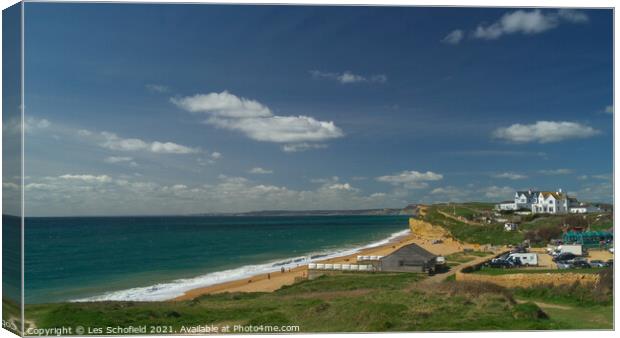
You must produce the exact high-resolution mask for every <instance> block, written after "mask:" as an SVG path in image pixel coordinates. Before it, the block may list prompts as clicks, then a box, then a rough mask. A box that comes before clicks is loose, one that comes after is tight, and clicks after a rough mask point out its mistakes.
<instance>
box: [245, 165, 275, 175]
mask: <svg viewBox="0 0 620 338" xmlns="http://www.w3.org/2000/svg"><path fill="white" fill-rule="evenodd" d="M249 173H250V174H257V175H268V174H273V170H268V169H263V168H261V167H254V168H252V169H250V171H249Z"/></svg>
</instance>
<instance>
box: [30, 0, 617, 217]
mask: <svg viewBox="0 0 620 338" xmlns="http://www.w3.org/2000/svg"><path fill="white" fill-rule="evenodd" d="M25 18H26V19H25V22H26V24H25V27H26V46H25V50H26V55H25V62H26V77H25V87H26V89H25V102H26V103H25V105H26V108H25V111H26V116H27V135H26V139H27V141H26V176H27V177H26V200H27V205H26V212H27V213H28V214H31V215H110V214H166V213H175V214H176V213H200V212H213V211H248V210H258V209H315V208H329V209H338V208H346V209H349V208H368V207H402V206H404V205H406V204H407V203H416V202H440V201H465V200H487V201H499V200H505V199H509V198H511V195H512V193H511V192H512V191H514V190H515V189H525V188H536V189H541V190H555V189H558V188H563V189H564V190H565V191H569V192H570V193H572V194H575V195H577V197H578V198H580V199H582V200H590V201H610V200H611V194H612V184H611V175H612V139H613V129H612V121H613V108H612V98H613V96H612V80H613V78H612V12H611V11H610V10H558V9H510V8H503V9H501V8H495V9H482V8H476V9H466V8H413V7H411V8H403V7H392V8H381V7H318V6H317V7H304V6H291V7H285V6H222V5H217V6H215V5H127V4H126V5H121V4H44V3H27V4H26V6H25Z"/></svg>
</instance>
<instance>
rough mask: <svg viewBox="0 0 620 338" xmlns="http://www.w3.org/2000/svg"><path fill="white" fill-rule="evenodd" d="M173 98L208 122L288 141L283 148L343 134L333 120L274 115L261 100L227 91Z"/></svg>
mask: <svg viewBox="0 0 620 338" xmlns="http://www.w3.org/2000/svg"><path fill="white" fill-rule="evenodd" d="M171 101H172V102H173V103H174V104H175V105H177V106H178V107H180V108H182V109H185V110H187V111H190V112H195V113H204V114H207V115H208V118H207V119H206V120H205V123H207V124H210V125H213V126H216V127H218V128H222V129H228V130H236V131H240V132H242V133H243V134H245V135H246V136H247V137H249V138H251V139H253V140H256V141H262V142H273V143H286V145H285V146H284V147H283V150H284V151H289V152H290V151H300V150H306V149H310V148H322V147H323V146H320V145H316V144H311V143H309V142H322V141H326V140H328V139H332V138H338V137H342V136H344V133H343V132H342V130H341V129H340V128H338V127H337V126H336V125H335V124H334V122H332V121H320V120H317V119H315V118H313V117H309V116H303V115H299V116H279V115H274V114H273V113H272V112H271V110H270V109H269V108H268V107H267V106H265V105H263V104H261V103H260V102H258V101H254V100H249V99H246V98H242V97H237V96H235V95H233V94H230V93H228V92H226V91H224V92H222V93H210V94H205V95H203V94H199V95H194V96H190V97H185V98H172V99H171Z"/></svg>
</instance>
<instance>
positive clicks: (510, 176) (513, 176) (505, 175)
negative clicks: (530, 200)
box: [493, 172, 527, 180]
mask: <svg viewBox="0 0 620 338" xmlns="http://www.w3.org/2000/svg"><path fill="white" fill-rule="evenodd" d="M493 177H495V178H505V179H509V180H522V179H526V178H527V176H525V175H522V174H517V173H512V172H506V173H501V174H496V175H493Z"/></svg>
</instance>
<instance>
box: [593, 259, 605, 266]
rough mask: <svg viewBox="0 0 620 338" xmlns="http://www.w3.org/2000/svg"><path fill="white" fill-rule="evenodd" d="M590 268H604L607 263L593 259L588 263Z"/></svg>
mask: <svg viewBox="0 0 620 338" xmlns="http://www.w3.org/2000/svg"><path fill="white" fill-rule="evenodd" d="M590 266H592V267H593V268H605V267H607V266H608V265H607V263H605V262H603V261H602V260H599V259H595V260H593V261H590Z"/></svg>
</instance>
